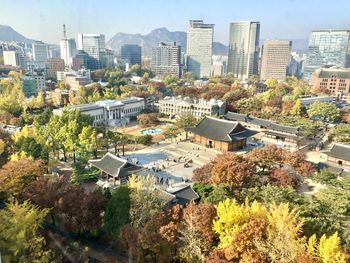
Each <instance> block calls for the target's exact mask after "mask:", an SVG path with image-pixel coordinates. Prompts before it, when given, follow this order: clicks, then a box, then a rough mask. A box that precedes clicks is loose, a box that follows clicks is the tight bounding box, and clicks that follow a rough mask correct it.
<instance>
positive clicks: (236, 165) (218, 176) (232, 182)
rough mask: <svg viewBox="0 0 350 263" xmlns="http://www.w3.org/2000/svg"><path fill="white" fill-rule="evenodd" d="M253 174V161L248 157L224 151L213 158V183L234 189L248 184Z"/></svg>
mask: <svg viewBox="0 0 350 263" xmlns="http://www.w3.org/2000/svg"><path fill="white" fill-rule="evenodd" d="M253 175H254V173H253V163H251V162H250V161H249V160H248V159H246V158H245V157H243V156H241V155H236V154H234V153H223V154H220V155H217V156H216V157H215V159H214V160H213V168H212V171H211V183H213V184H214V185H224V186H227V187H228V188H229V189H230V190H233V189H235V188H241V187H245V186H248V185H249V183H250V182H251V180H252V178H253Z"/></svg>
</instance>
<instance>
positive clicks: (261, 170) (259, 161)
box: [248, 145, 284, 175]
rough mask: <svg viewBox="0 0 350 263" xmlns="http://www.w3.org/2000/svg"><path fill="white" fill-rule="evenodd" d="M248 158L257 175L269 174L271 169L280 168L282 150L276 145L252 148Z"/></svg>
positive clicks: (282, 157) (282, 156) (282, 155)
mask: <svg viewBox="0 0 350 263" xmlns="http://www.w3.org/2000/svg"><path fill="white" fill-rule="evenodd" d="M248 158H249V159H250V160H251V161H252V162H253V163H254V165H255V166H256V170H257V173H258V174H261V175H266V174H269V173H270V171H271V170H272V168H273V167H275V166H277V167H281V166H282V164H283V162H284V150H283V149H281V148H278V147H277V146H276V145H268V146H265V147H264V148H254V149H253V150H252V151H251V152H250V153H249V154H248Z"/></svg>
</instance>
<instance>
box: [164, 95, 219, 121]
mask: <svg viewBox="0 0 350 263" xmlns="http://www.w3.org/2000/svg"><path fill="white" fill-rule="evenodd" d="M225 106H226V104H225V102H223V101H221V100H215V99H211V100H209V101H208V100H204V99H190V98H182V97H165V98H164V99H162V100H159V102H158V107H159V112H160V113H164V114H169V115H170V116H177V115H179V114H181V113H183V112H190V113H192V114H193V115H194V116H195V117H196V118H197V119H200V118H202V117H204V116H211V115H215V114H219V115H223V114H225Z"/></svg>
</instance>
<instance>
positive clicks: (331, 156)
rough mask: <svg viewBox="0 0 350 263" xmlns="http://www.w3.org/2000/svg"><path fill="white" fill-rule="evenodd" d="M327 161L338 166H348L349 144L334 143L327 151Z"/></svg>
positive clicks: (349, 164) (349, 157)
mask: <svg viewBox="0 0 350 263" xmlns="http://www.w3.org/2000/svg"><path fill="white" fill-rule="evenodd" d="M327 155H328V157H327V161H328V162H329V163H332V164H338V165H339V166H347V167H350V146H349V145H345V144H340V143H335V144H334V145H333V147H332V149H331V150H330V151H329V152H327Z"/></svg>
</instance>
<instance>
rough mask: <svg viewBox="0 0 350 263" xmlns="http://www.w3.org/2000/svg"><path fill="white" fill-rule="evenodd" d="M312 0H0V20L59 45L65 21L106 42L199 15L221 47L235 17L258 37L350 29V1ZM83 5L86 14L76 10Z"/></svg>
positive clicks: (73, 31) (175, 27)
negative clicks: (255, 25)
mask: <svg viewBox="0 0 350 263" xmlns="http://www.w3.org/2000/svg"><path fill="white" fill-rule="evenodd" d="M315 4H316V1H314V0H311V1H307V2H302V1H301V0H285V1H277V0H267V1H263V2H262V1H254V0H248V1H242V0H238V1H235V2H234V3H228V2H227V1H223V0H221V1H215V2H213V1H207V0H204V1H201V2H197V1H189V0H172V1H167V2H166V4H165V3H163V2H161V1H158V0H154V1H148V2H147V3H143V2H138V1H128V2H121V1H116V2H112V1H99V2H97V1H92V0H90V1H80V0H79V1H74V2H72V1H71V2H70V1H67V0H63V1H31V2H26V1H23V0H15V1H9V0H2V1H1V3H0V10H1V11H0V24H3V25H9V26H11V27H13V28H14V29H15V30H16V31H18V32H19V33H21V34H23V35H25V36H26V37H28V38H32V39H36V40H42V41H44V42H46V43H50V44H57V43H58V42H59V40H60V39H61V38H62V30H61V28H62V24H64V23H65V24H66V25H67V35H68V37H73V38H76V37H77V34H78V33H96V34H97V33H98V34H105V35H106V40H109V39H110V38H111V37H113V36H114V35H115V34H116V33H118V32H123V33H130V34H135V33H140V34H147V33H149V32H150V31H151V30H153V29H155V28H160V27H167V28H168V29H169V30H170V31H186V29H187V24H188V20H190V19H203V20H205V21H206V22H207V23H213V24H215V33H214V41H219V42H222V43H223V44H225V45H227V43H228V37H229V24H230V23H231V22H235V21H247V20H252V21H260V22H261V38H262V39H275V38H280V39H298V38H308V37H309V35H310V33H311V31H312V30H317V29H330V28H332V29H347V28H350V21H349V20H348V19H347V14H348V13H349V12H350V5H348V4H347V1H345V0H339V1H336V2H333V3H332V8H333V9H336V10H337V13H333V12H329V3H325V2H319V1H317V12H314V11H315V9H314V5H315ZM82 7H84V12H79V10H82ZM165 7H166V9H164V8H165ZM11 10H16V12H11ZM164 10H166V11H167V10H169V12H165V11H164ZM208 10H210V12H208ZM155 12H156V13H157V14H156V15H155ZM28 14H30V15H31V19H30V23H28V22H27V21H24V19H26V18H27V17H28ZM320 17H322V20H320V19H319V18H320ZM276 21H278V23H276ZM145 22H147V23H145ZM38 28H40V30H38Z"/></svg>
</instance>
